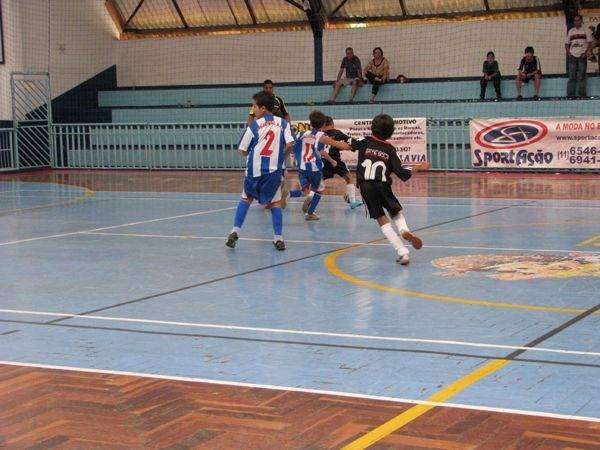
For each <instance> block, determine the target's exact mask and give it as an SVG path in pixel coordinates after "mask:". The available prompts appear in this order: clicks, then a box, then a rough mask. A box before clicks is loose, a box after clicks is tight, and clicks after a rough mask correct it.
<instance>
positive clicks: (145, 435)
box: [0, 366, 600, 450]
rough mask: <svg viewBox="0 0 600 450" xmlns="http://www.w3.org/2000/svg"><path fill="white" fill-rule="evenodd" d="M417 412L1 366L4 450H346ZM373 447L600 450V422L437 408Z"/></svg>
mask: <svg viewBox="0 0 600 450" xmlns="http://www.w3.org/2000/svg"><path fill="white" fill-rule="evenodd" d="M410 406H412V405H402V404H395V403H389V402H382V401H373V400H361V399H352V398H347V397H335V396H327V395H317V394H307V393H299V392H285V391H276V390H270V389H258V388H239V387H228V386H222V385H214V384H205V383H191V382H179V381H170V380H160V379H153V378H140V377H132V376H117V375H105V374H95V373H82V372H70V371H63V370H49V369H36V368H29V367H18V366H0V447H3V448H54V447H57V448H82V449H92V448H110V449H118V448H124V449H125V448H126V449H138V448H139V449H142V448H157V447H160V448H211V449H228V448H243V449H283V448H290V449H291V448H294V449H295V448H298V449H329V448H340V447H342V446H343V445H344V444H347V443H349V442H351V441H352V440H353V439H355V438H356V437H358V436H359V435H361V434H363V433H365V432H367V431H369V430H371V429H373V428H375V427H376V426H378V425H380V424H381V423H382V422H384V421H386V420H388V419H391V418H392V417H394V416H396V415H398V414H399V413H401V412H403V411H404V410H406V409H408V408H409V407H410ZM373 448H435V449H486V450H490V449H504V448H518V449H537V448H539V449H542V448H543V449H554V448H577V449H598V448H600V424H598V423H590V422H574V421H566V420H561V419H551V418H539V417H529V416H521V415H515V414H500V413H491V412H482V411H472V410H466V409H456V408H436V409H434V410H432V411H430V412H428V413H426V414H425V415H424V416H422V417H420V418H419V419H417V420H416V421H414V422H411V423H409V424H408V425H407V426H405V427H403V428H402V429H401V430H399V431H397V432H396V433H394V434H392V435H390V436H388V437H386V438H385V439H383V440H381V441H380V442H378V443H377V444H376V445H375V446H373Z"/></svg>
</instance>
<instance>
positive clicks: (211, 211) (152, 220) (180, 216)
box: [0, 206, 237, 246]
mask: <svg viewBox="0 0 600 450" xmlns="http://www.w3.org/2000/svg"><path fill="white" fill-rule="evenodd" d="M236 208H237V206H231V207H229V208H220V209H209V210H208V211H199V212H195V213H189V214H180V215H178V216H169V217H161V218H158V219H150V220H141V221H139V222H129V223H123V224H120V225H111V226H108V227H101V228H92V229H90V230H81V231H72V232H70V233H60V234H53V235H50V236H38V237H34V238H28V239H20V240H18V241H8V242H0V246H3V245H13V244H21V243H23V242H32V241H39V240H41V239H52V238H57V237H63V236H73V235H76V234H87V233H91V232H94V231H103V230H112V229H114V228H122V227H131V226H134V225H141V224H144V223H153V222H160V221H162V220H171V219H181V218H182V217H194V216H200V215H203V214H211V213H215V212H221V211H229V210H232V209H236Z"/></svg>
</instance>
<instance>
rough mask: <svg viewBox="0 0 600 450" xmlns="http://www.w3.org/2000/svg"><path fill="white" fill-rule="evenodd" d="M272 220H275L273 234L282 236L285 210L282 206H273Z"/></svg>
mask: <svg viewBox="0 0 600 450" xmlns="http://www.w3.org/2000/svg"><path fill="white" fill-rule="evenodd" d="M271 220H272V221H273V234H275V236H281V234H282V232H283V212H282V211H281V208H271Z"/></svg>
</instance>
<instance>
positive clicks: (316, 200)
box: [306, 192, 321, 214]
mask: <svg viewBox="0 0 600 450" xmlns="http://www.w3.org/2000/svg"><path fill="white" fill-rule="evenodd" d="M319 200H321V194H319V193H318V192H315V195H313V198H312V200H311V201H310V206H309V207H308V211H306V212H307V213H308V214H312V213H314V212H315V209H317V205H318V204H319Z"/></svg>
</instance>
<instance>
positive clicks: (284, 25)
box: [122, 20, 310, 39]
mask: <svg viewBox="0 0 600 450" xmlns="http://www.w3.org/2000/svg"><path fill="white" fill-rule="evenodd" d="M309 28H310V25H309V23H308V21H306V20H303V21H295V22H273V23H261V24H259V25H254V24H244V25H235V24H231V25H219V26H211V27H194V26H191V27H189V28H152V29H129V30H127V31H126V32H124V33H123V36H122V38H123V39H135V38H140V37H151V36H156V37H167V36H185V35H190V34H191V35H209V34H215V33H220V34H222V33H227V32H231V33H232V34H233V33H236V32H238V33H249V32H253V31H257V32H260V31H273V30H276V31H286V30H292V29H295V30H297V29H309Z"/></svg>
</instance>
